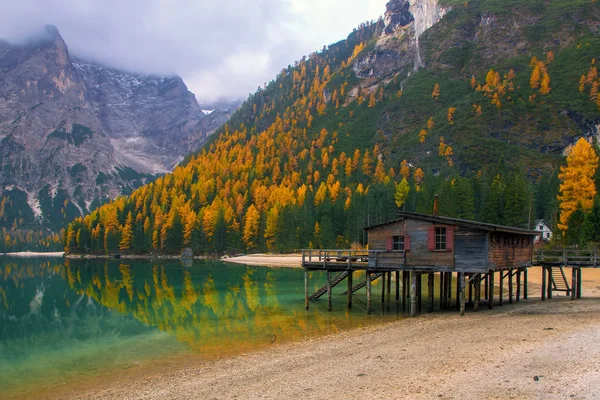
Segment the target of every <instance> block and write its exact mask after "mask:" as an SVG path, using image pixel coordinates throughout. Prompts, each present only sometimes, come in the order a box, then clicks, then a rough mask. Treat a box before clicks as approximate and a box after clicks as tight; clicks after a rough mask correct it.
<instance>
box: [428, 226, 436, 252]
mask: <svg viewBox="0 0 600 400" xmlns="http://www.w3.org/2000/svg"><path fill="white" fill-rule="evenodd" d="M427 247H428V249H429V251H435V226H432V227H430V228H429V234H428V235H427Z"/></svg>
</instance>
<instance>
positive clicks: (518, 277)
mask: <svg viewBox="0 0 600 400" xmlns="http://www.w3.org/2000/svg"><path fill="white" fill-rule="evenodd" d="M517 301H521V268H517Z"/></svg>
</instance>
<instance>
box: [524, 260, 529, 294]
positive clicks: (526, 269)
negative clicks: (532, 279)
mask: <svg viewBox="0 0 600 400" xmlns="http://www.w3.org/2000/svg"><path fill="white" fill-rule="evenodd" d="M528 274H529V269H528V268H527V267H525V268H524V269H523V300H527V290H528V288H527V282H528V281H527V275H528Z"/></svg>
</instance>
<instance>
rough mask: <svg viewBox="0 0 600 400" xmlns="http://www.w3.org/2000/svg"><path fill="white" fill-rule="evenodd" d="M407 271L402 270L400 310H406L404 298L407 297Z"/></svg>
mask: <svg viewBox="0 0 600 400" xmlns="http://www.w3.org/2000/svg"><path fill="white" fill-rule="evenodd" d="M407 282H408V271H402V310H406V299H407V297H408V284H407Z"/></svg>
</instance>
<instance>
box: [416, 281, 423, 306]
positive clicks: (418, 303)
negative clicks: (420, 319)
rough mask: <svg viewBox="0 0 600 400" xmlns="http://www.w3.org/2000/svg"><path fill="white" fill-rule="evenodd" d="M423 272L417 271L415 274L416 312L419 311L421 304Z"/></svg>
mask: <svg viewBox="0 0 600 400" xmlns="http://www.w3.org/2000/svg"><path fill="white" fill-rule="evenodd" d="M422 295H423V274H421V273H420V272H419V274H418V275H417V312H418V313H419V314H420V313H421V307H422V306H423V299H422Z"/></svg>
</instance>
